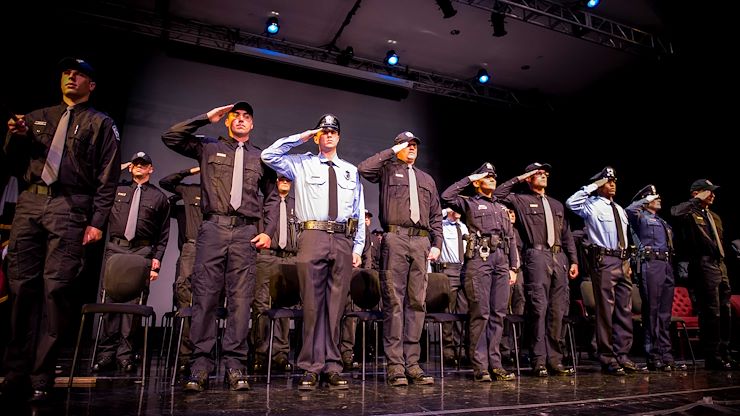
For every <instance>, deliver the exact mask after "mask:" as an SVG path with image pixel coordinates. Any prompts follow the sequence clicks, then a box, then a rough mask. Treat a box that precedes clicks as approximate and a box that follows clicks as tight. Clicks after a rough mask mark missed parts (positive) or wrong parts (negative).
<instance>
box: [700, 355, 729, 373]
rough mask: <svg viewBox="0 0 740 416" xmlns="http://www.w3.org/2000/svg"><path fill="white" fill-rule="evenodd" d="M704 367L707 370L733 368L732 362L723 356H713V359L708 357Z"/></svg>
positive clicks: (727, 369)
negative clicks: (722, 357)
mask: <svg viewBox="0 0 740 416" xmlns="http://www.w3.org/2000/svg"><path fill="white" fill-rule="evenodd" d="M704 368H706V369H707V370H722V371H730V370H732V369H733V368H732V363H730V362H729V361H725V360H723V359H721V358H713V359H707V360H706V361H704Z"/></svg>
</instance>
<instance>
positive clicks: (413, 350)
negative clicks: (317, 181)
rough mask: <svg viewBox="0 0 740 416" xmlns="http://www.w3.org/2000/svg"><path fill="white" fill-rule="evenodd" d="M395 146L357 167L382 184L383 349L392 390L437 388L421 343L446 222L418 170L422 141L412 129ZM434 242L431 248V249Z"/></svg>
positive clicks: (433, 191) (432, 187)
mask: <svg viewBox="0 0 740 416" xmlns="http://www.w3.org/2000/svg"><path fill="white" fill-rule="evenodd" d="M393 143H394V146H393V147H392V148H390V149H386V150H383V151H381V152H380V153H376V154H375V155H373V156H370V157H369V158H368V159H365V160H364V161H363V162H361V163H360V164H359V165H358V169H359V170H360V174H361V175H362V176H363V177H364V178H365V179H367V180H368V181H370V182H372V183H379V184H380V216H379V217H380V224H381V225H382V226H383V229H384V230H385V234H384V235H383V242H382V244H381V266H380V283H381V289H382V296H383V346H384V348H385V355H386V358H387V363H388V364H387V365H388V368H387V380H388V383H389V384H390V385H392V386H406V385H408V379H410V380H411V382H412V383H415V384H434V378H432V376H429V375H426V374H424V371H423V370H422V369H421V367H419V355H420V352H421V348H420V346H419V339H420V338H421V331H422V329H423V327H424V316H425V312H426V310H425V309H426V306H425V302H426V288H427V262H428V261H429V260H431V261H436V260H437V258H438V257H439V254H440V252H441V249H442V241H443V240H444V238H443V236H442V220H441V218H440V216H439V213H440V212H441V211H442V207H441V205H440V203H439V195H438V194H437V186H436V184H435V183H434V179H432V177H431V176H430V175H429V174H428V173H426V172H424V171H422V170H421V169H419V168H417V167H415V166H414V163H415V162H416V158H417V155H418V147H419V144H420V143H421V140H420V139H419V138H418V137H416V136H415V135H414V134H413V133H411V132H410V131H405V132H402V133H400V134H399V135H397V136H396V138H395V139H394V141H393ZM430 240H431V245H430Z"/></svg>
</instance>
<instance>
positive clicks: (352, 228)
mask: <svg viewBox="0 0 740 416" xmlns="http://www.w3.org/2000/svg"><path fill="white" fill-rule="evenodd" d="M358 223H359V220H357V218H349V219H348V220H347V226H346V227H344V235H345V236H347V238H354V237H355V232H357V224H358ZM366 238H367V237H366Z"/></svg>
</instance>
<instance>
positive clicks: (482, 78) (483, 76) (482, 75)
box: [475, 68, 491, 84]
mask: <svg viewBox="0 0 740 416" xmlns="http://www.w3.org/2000/svg"><path fill="white" fill-rule="evenodd" d="M475 79H476V80H477V81H478V83H479V84H485V83H487V82H488V81H489V80H490V79H491V77H490V76H489V75H488V71H486V69H485V68H481V69H479V70H478V73H477V74H476V75H475Z"/></svg>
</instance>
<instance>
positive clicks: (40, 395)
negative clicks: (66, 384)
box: [28, 390, 49, 403]
mask: <svg viewBox="0 0 740 416" xmlns="http://www.w3.org/2000/svg"><path fill="white" fill-rule="evenodd" d="M48 400H49V392H48V391H46V390H34V391H33V393H31V397H29V398H28V401H29V402H34V403H41V402H45V401H48Z"/></svg>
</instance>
